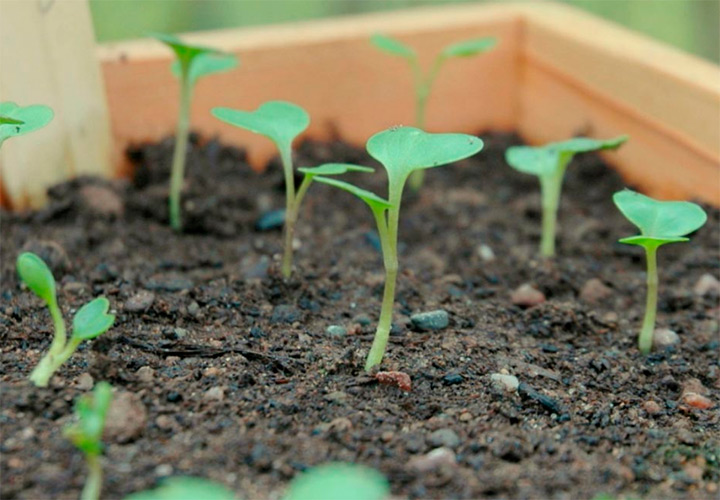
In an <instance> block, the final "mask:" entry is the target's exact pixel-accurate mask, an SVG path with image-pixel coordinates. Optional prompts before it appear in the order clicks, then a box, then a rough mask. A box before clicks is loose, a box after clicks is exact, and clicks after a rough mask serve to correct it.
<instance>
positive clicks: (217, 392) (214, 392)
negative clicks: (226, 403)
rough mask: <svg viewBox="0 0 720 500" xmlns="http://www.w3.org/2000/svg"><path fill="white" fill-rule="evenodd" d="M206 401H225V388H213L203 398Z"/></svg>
mask: <svg viewBox="0 0 720 500" xmlns="http://www.w3.org/2000/svg"><path fill="white" fill-rule="evenodd" d="M203 398H204V399H205V401H223V400H224V399H225V388H224V387H220V386H215V387H211V388H210V389H208V390H207V391H205V394H204V396H203Z"/></svg>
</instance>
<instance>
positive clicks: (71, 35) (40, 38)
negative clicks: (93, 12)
mask: <svg viewBox="0 0 720 500" xmlns="http://www.w3.org/2000/svg"><path fill="white" fill-rule="evenodd" d="M1 10H2V14H1V15H0V56H1V59H2V61H3V71H2V72H0V100H3V101H5V100H10V101H14V102H16V103H18V104H20V105H28V104H46V105H48V106H50V107H52V108H53V110H54V111H55V118H54V120H53V121H52V122H51V123H50V125H48V126H47V127H46V128H44V129H42V130H40V131H37V132H34V133H33V134H32V135H27V136H22V137H18V138H14V139H10V140H8V141H6V142H5V144H4V145H3V147H2V151H1V152H0V179H1V180H0V193H3V192H4V193H6V196H7V198H8V199H7V200H0V201H2V202H3V203H4V204H5V205H10V206H13V207H15V208H18V209H20V208H26V207H28V206H34V207H37V206H40V205H41V204H42V203H43V202H44V200H45V196H46V195H45V190H46V189H47V187H48V186H50V185H52V184H54V183H57V182H60V181H62V180H64V179H67V178H69V177H72V176H74V175H80V174H92V175H110V174H112V172H113V168H112V161H111V156H110V155H111V145H110V127H109V120H108V112H107V107H106V104H105V96H104V86H103V84H102V81H101V74H100V69H99V65H98V61H97V58H96V54H95V49H96V45H95V37H94V34H93V29H92V21H91V19H90V11H89V7H88V4H87V2H85V1H73V0H58V1H54V2H40V1H22V2H21V1H15V2H2V7H1Z"/></svg>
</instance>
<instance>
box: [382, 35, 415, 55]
mask: <svg viewBox="0 0 720 500" xmlns="http://www.w3.org/2000/svg"><path fill="white" fill-rule="evenodd" d="M370 43H372V44H373V45H375V47H377V48H378V49H380V50H382V51H383V52H387V53H388V54H393V55H396V56H400V57H404V58H406V59H414V58H415V57H417V55H416V54H415V50H413V48H412V47H409V46H407V45H405V44H404V43H402V42H400V41H398V40H395V39H394V38H390V37H389V36H385V35H381V34H380V33H376V34H374V35H373V36H371V37H370Z"/></svg>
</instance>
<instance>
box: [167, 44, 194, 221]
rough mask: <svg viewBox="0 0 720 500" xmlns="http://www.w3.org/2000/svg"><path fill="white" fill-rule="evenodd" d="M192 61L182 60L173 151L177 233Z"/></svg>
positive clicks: (173, 210) (172, 185)
mask: <svg viewBox="0 0 720 500" xmlns="http://www.w3.org/2000/svg"><path fill="white" fill-rule="evenodd" d="M190 62H191V61H190V60H188V59H186V58H181V59H180V71H181V72H182V76H181V78H180V113H179V115H178V126H177V133H176V135H175V150H174V151H173V161H172V171H171V173H170V227H172V228H173V230H175V231H180V230H181V229H182V219H181V216H180V192H181V191H182V185H183V180H184V179H185V154H186V152H187V144H188V136H189V134H190V102H191V100H192V90H193V83H192V80H191V79H190V75H189V74H190Z"/></svg>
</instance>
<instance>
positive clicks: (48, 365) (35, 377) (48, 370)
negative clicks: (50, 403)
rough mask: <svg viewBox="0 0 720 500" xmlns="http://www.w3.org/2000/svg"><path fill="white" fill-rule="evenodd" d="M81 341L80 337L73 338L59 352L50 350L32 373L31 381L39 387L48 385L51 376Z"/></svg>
mask: <svg viewBox="0 0 720 500" xmlns="http://www.w3.org/2000/svg"><path fill="white" fill-rule="evenodd" d="M80 342H82V341H81V340H79V339H74V338H71V339H70V341H69V342H67V344H66V345H65V346H64V347H63V349H62V350H61V351H60V352H59V353H55V352H52V351H50V352H48V353H47V354H46V355H45V357H43V359H42V360H40V363H38V365H37V366H36V367H35V369H34V370H33V371H32V373H31V374H30V381H32V382H33V383H34V384H35V385H36V386H38V387H47V386H48V383H50V378H51V377H52V376H53V374H54V373H55V372H56V371H58V369H59V368H60V367H61V366H62V365H63V363H65V361H67V360H68V359H70V356H72V355H73V353H74V352H75V350H76V349H77V347H78V346H79V345H80Z"/></svg>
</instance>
